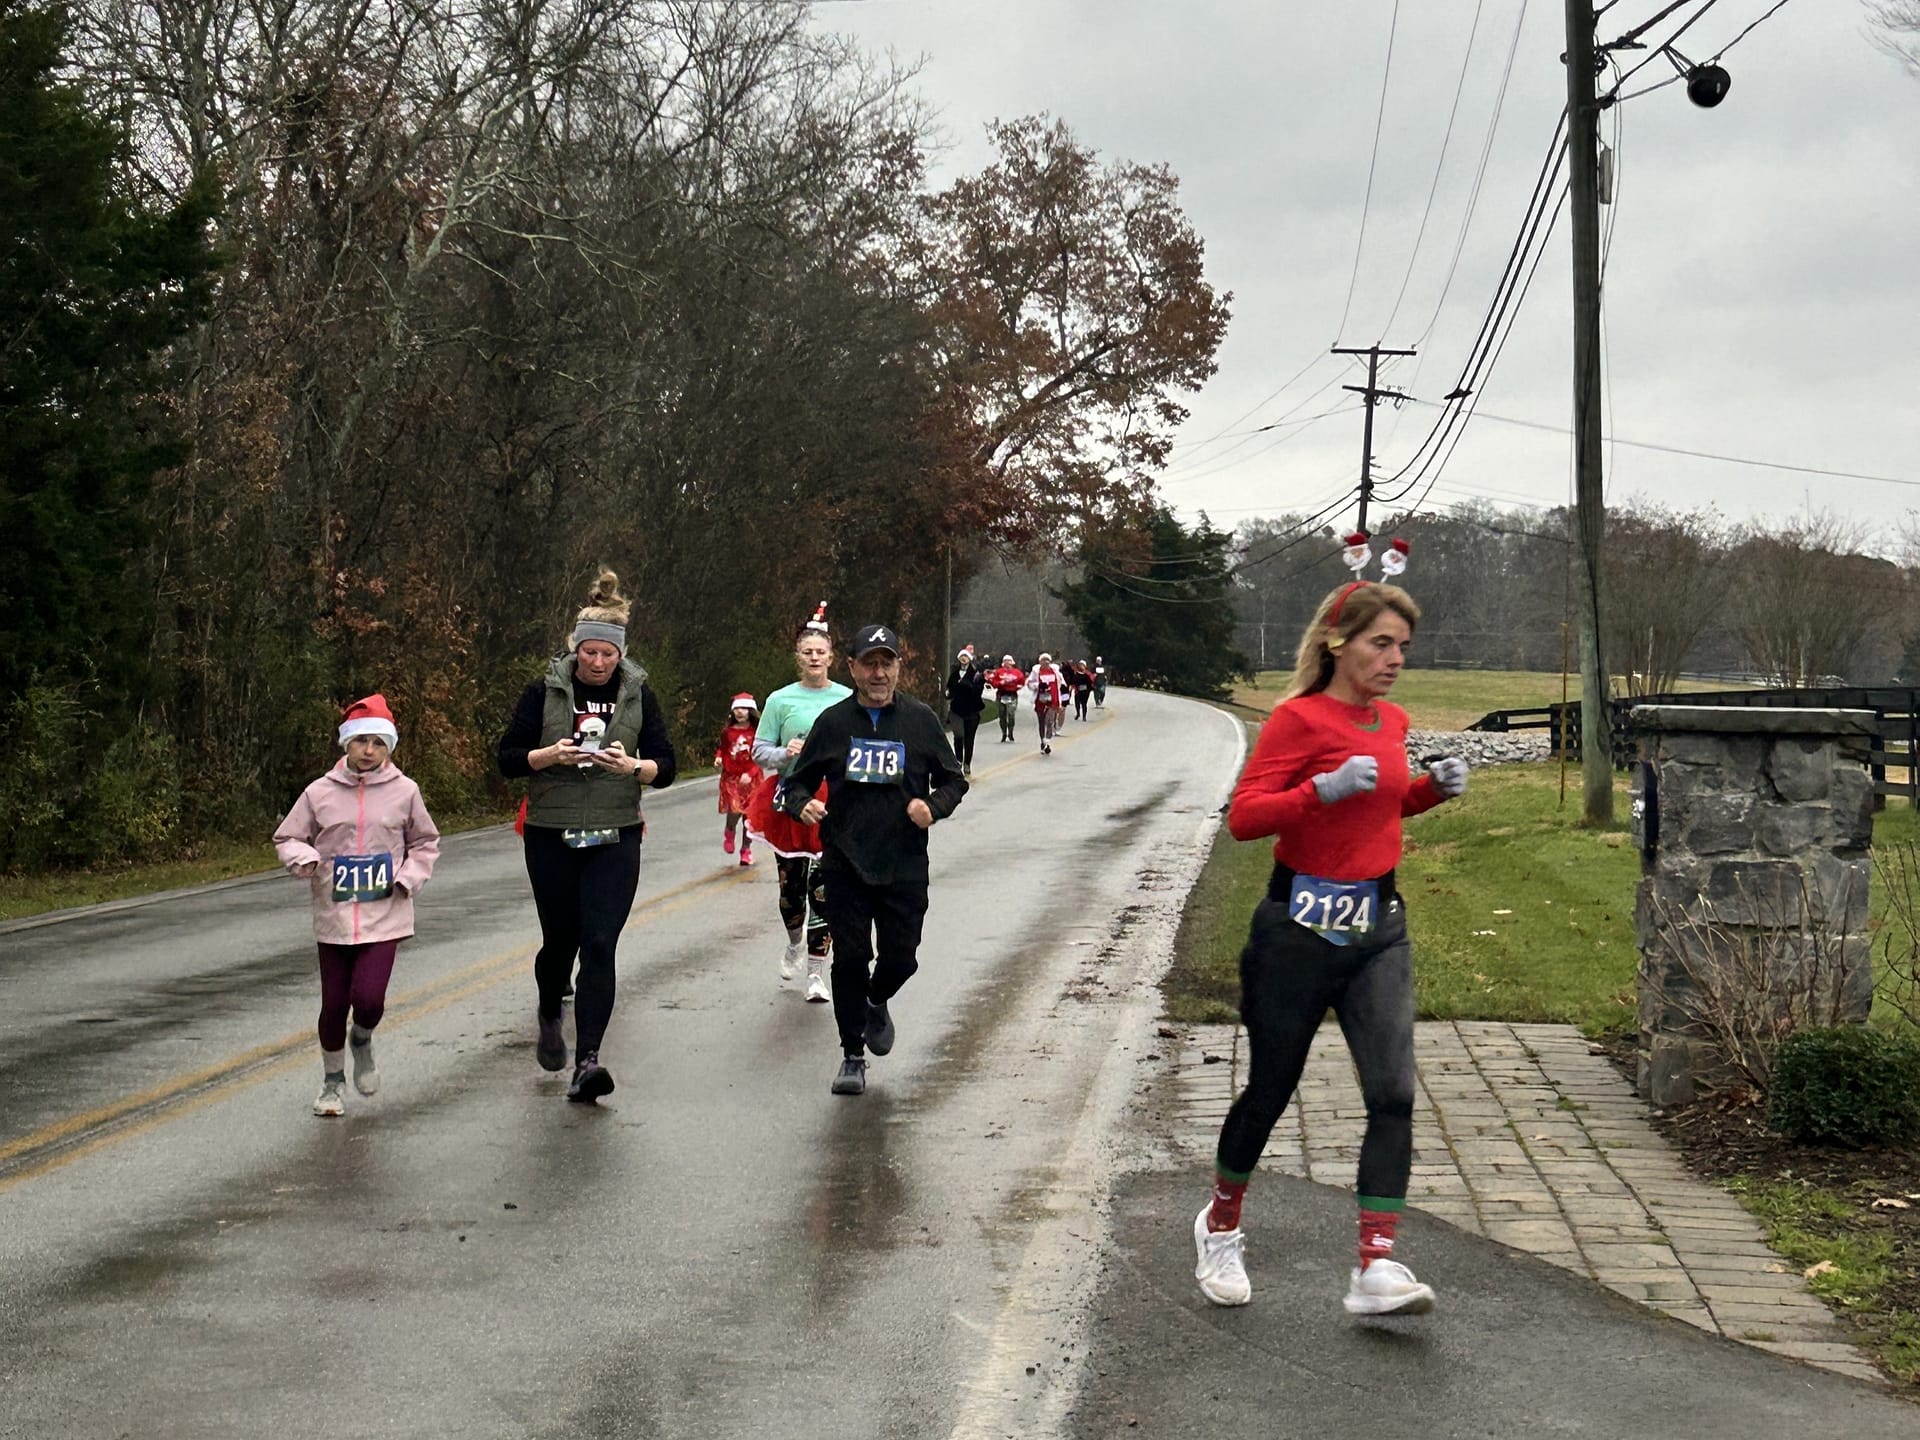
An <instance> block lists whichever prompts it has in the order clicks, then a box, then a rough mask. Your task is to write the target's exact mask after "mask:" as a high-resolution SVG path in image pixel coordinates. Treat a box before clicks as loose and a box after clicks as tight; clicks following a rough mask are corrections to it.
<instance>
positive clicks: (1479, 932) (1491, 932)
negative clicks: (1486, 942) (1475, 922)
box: [1473, 930, 1500, 935]
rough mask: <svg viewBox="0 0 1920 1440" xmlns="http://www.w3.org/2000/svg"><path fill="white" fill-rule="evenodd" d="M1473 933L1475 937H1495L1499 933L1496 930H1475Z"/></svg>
mask: <svg viewBox="0 0 1920 1440" xmlns="http://www.w3.org/2000/svg"><path fill="white" fill-rule="evenodd" d="M1473 933H1474V934H1475V935H1497V934H1499V933H1500V932H1499V931H1497V930H1475V931H1474V932H1473Z"/></svg>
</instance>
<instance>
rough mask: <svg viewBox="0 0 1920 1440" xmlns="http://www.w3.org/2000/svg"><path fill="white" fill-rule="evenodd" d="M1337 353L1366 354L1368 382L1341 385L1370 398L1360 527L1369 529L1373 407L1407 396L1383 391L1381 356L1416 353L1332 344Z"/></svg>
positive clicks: (1362, 453)
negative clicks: (1381, 384) (1344, 347)
mask: <svg viewBox="0 0 1920 1440" xmlns="http://www.w3.org/2000/svg"><path fill="white" fill-rule="evenodd" d="M1333 353H1334V354H1336V355H1364V356H1366V357H1367V383H1366V384H1365V385H1342V386H1341V387H1340V388H1341V389H1342V390H1351V391H1353V393H1354V394H1356V395H1363V396H1365V397H1366V401H1367V424H1366V429H1365V431H1364V432H1363V433H1362V434H1361V437H1360V528H1361V529H1362V530H1364V529H1366V528H1367V501H1368V500H1369V499H1371V498H1372V496H1373V407H1374V406H1376V405H1378V404H1379V403H1380V401H1381V400H1382V399H1383V398H1385V399H1388V400H1405V399H1407V398H1408V397H1407V396H1405V395H1403V394H1402V393H1401V392H1400V391H1398V390H1382V389H1381V388H1380V386H1379V383H1378V382H1379V379H1380V357H1381V356H1382V355H1414V354H1417V353H1419V352H1417V351H1414V350H1382V349H1381V348H1380V347H1379V346H1378V345H1369V346H1367V347H1366V348H1365V349H1364V350H1358V349H1344V350H1343V349H1341V348H1340V347H1339V346H1338V345H1336V346H1334V347H1333Z"/></svg>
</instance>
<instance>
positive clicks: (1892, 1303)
mask: <svg viewBox="0 0 1920 1440" xmlns="http://www.w3.org/2000/svg"><path fill="white" fill-rule="evenodd" d="M1727 1188H1728V1189H1729V1190H1731V1191H1732V1192H1733V1193H1734V1194H1735V1195H1736V1196H1738V1197H1739V1199H1740V1203H1741V1204H1743V1205H1744V1206H1746V1208H1747V1210H1748V1211H1749V1212H1751V1213H1752V1214H1753V1216H1754V1217H1755V1218H1756V1219H1758V1220H1759V1221H1760V1222H1761V1224H1762V1225H1764V1226H1765V1227H1766V1230H1767V1244H1768V1245H1769V1246H1771V1247H1772V1248H1773V1250H1774V1251H1775V1253H1777V1254H1778V1255H1779V1256H1780V1257H1781V1258H1782V1259H1783V1260H1785V1261H1787V1262H1788V1263H1789V1264H1791V1265H1793V1266H1794V1267H1795V1268H1797V1269H1798V1270H1800V1272H1801V1273H1802V1274H1803V1275H1804V1276H1805V1277H1806V1280H1807V1284H1808V1286H1809V1287H1810V1288H1811V1289H1812V1290H1813V1292H1814V1293H1815V1294H1816V1295H1818V1296H1820V1298H1821V1299H1823V1300H1825V1301H1826V1302H1827V1303H1828V1304H1829V1305H1831V1306H1833V1307H1834V1308H1835V1309H1836V1310H1838V1311H1840V1312H1841V1313H1842V1314H1843V1315H1845V1316H1846V1317H1847V1318H1848V1320H1850V1321H1851V1322H1852V1328H1853V1330H1854V1332H1855V1335H1854V1338H1855V1339H1856V1340H1857V1341H1858V1342H1859V1343H1860V1344H1861V1345H1862V1346H1863V1347H1864V1348H1866V1349H1868V1350H1870V1351H1872V1352H1873V1354H1874V1356H1875V1357H1876V1358H1877V1359H1878V1360H1879V1361H1880V1363H1881V1365H1882V1366H1883V1367H1884V1368H1885V1369H1886V1371H1887V1373H1888V1374H1890V1375H1892V1376H1893V1377H1894V1378H1895V1379H1897V1380H1900V1381H1902V1382H1904V1383H1906V1384H1909V1385H1913V1384H1920V1316H1917V1315H1915V1314H1914V1313H1913V1312H1912V1311H1911V1310H1909V1309H1907V1308H1906V1307H1905V1306H1904V1305H1902V1304H1901V1303H1899V1298H1898V1296H1897V1294H1896V1289H1895V1283H1894V1282H1895V1281H1896V1278H1901V1277H1904V1278H1905V1279H1906V1280H1907V1281H1908V1283H1909V1285H1910V1284H1911V1280H1912V1277H1911V1274H1909V1273H1906V1272H1905V1270H1904V1267H1903V1265H1902V1263H1901V1262H1902V1261H1903V1260H1904V1259H1906V1258H1907V1257H1905V1256H1903V1255H1902V1254H1901V1253H1899V1252H1900V1250H1901V1249H1902V1248H1904V1247H1899V1246H1896V1244H1895V1235H1894V1233H1893V1232H1892V1230H1891V1229H1890V1228H1889V1227H1887V1226H1886V1225H1884V1224H1879V1225H1877V1226H1876V1222H1875V1220H1874V1218H1873V1216H1872V1211H1871V1210H1870V1209H1863V1206H1871V1203H1872V1201H1873V1199H1874V1198H1875V1192H1876V1191H1878V1190H1880V1189H1881V1188H1882V1187H1879V1186H1876V1185H1873V1184H1871V1183H1866V1182H1855V1183H1854V1184H1852V1185H1850V1186H1848V1187H1847V1190H1846V1192H1844V1193H1842V1192H1840V1191H1835V1190H1831V1189H1827V1188H1824V1187H1822V1186H1819V1185H1814V1184H1810V1183H1808V1182H1806V1181H1804V1180H1797V1179H1785V1178H1779V1177H1776V1178H1773V1179H1761V1178H1756V1177H1750V1176H1743V1177H1740V1178H1738V1179H1734V1180H1730V1181H1728V1182H1727Z"/></svg>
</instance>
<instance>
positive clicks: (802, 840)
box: [747, 775, 827, 856]
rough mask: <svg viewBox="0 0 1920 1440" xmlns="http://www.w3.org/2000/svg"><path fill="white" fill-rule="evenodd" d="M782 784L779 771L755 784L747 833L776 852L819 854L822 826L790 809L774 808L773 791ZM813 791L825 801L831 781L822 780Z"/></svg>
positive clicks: (750, 803)
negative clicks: (796, 817)
mask: <svg viewBox="0 0 1920 1440" xmlns="http://www.w3.org/2000/svg"><path fill="white" fill-rule="evenodd" d="M779 788H780V777H779V776H778V775H769V776H767V778H766V779H764V780H762V781H761V782H760V783H759V784H758V785H756V786H755V787H754V790H753V798H752V799H751V800H749V801H748V802H747V833H748V834H749V835H751V836H753V838H754V839H756V840H758V841H759V842H760V843H761V844H763V845H766V846H768V847H770V848H771V849H772V851H773V853H774V854H776V855H781V856H793V855H818V854H819V853H820V827H819V826H818V825H807V824H804V823H802V822H801V821H799V820H796V819H794V818H793V817H792V816H791V815H789V814H787V812H786V811H784V810H776V809H774V808H773V792H774V791H775V790H777V789H779ZM813 793H814V795H815V796H816V798H818V799H819V800H820V801H821V802H822V803H823V804H824V803H825V801H826V798H827V782H826V781H824V780H822V781H821V782H820V788H819V789H818V790H816V791H814V792H813Z"/></svg>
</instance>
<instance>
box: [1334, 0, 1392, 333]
mask: <svg viewBox="0 0 1920 1440" xmlns="http://www.w3.org/2000/svg"><path fill="white" fill-rule="evenodd" d="M1399 30H1400V0H1393V19H1392V20H1391V21H1390V22H1389V24H1388V26H1387V64H1386V69H1385V70H1384V71H1382V72H1381V75H1380V108H1379V110H1378V111H1376V112H1375V114H1374V117H1373V152H1372V153H1371V154H1370V155H1368V156H1367V192H1366V195H1365V197H1364V198H1363V199H1362V200H1361V202H1360V237H1359V239H1357V240H1356V241H1355V242H1354V245H1353V274H1352V275H1350V276H1349V277H1348V278H1347V300H1346V303H1345V304H1344V305H1342V306H1341V307H1340V323H1339V324H1338V325H1336V326H1334V327H1333V339H1334V343H1335V344H1338V343H1339V341H1340V336H1341V335H1342V334H1344V333H1345V331H1346V328H1347V316H1348V314H1349V313H1350V312H1351V311H1352V309H1353V290H1354V286H1355V285H1356V284H1358V283H1359V280H1360V255H1361V252H1362V251H1364V250H1365V249H1366V248H1367V212H1368V211H1369V210H1371V209H1372V208H1373V172H1374V167H1375V166H1377V165H1378V164H1379V163H1380V128H1381V126H1382V124H1383V123H1384V122H1385V121H1386V118H1387V82H1388V81H1389V80H1391V79H1392V78H1393V41H1394V37H1395V35H1397V34H1398V33H1399Z"/></svg>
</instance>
